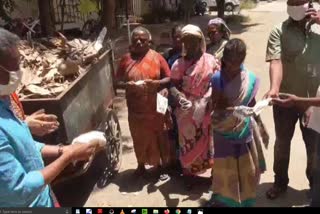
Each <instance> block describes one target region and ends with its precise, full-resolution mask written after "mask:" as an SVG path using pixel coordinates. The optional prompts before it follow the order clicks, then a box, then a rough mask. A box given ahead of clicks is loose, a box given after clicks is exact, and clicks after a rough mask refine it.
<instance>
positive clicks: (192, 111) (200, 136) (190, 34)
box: [170, 25, 219, 175]
mask: <svg viewBox="0 0 320 214" xmlns="http://www.w3.org/2000/svg"><path fill="white" fill-rule="evenodd" d="M182 42H183V51H182V55H183V57H182V58H180V59H178V60H177V61H176V62H175V63H174V65H173V67H172V73H171V82H172V87H171V90H170V91H171V93H172V95H173V96H174V97H175V100H176V102H177V104H178V107H179V108H177V109H176V111H175V115H176V117H177V123H178V129H179V159H180V162H181V165H182V168H183V174H184V175H197V174H201V173H203V172H205V171H206V170H207V169H211V168H212V166H213V139H212V131H211V125H210V123H211V118H210V113H211V108H210V105H209V101H210V96H211V89H210V79H211V77H212V75H213V74H214V73H215V72H216V71H217V70H218V69H219V68H218V64H217V63H216V59H215V58H214V57H213V56H212V55H209V54H207V53H206V50H205V49H206V44H205V38H204V35H203V33H202V31H201V30H200V28H199V27H197V26H194V25H187V26H185V27H184V28H183V29H182Z"/></svg>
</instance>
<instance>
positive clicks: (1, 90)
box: [0, 69, 22, 96]
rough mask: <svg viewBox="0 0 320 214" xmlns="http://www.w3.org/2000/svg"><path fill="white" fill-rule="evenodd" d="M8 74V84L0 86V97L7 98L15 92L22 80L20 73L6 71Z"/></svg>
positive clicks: (19, 71)
mask: <svg viewBox="0 0 320 214" xmlns="http://www.w3.org/2000/svg"><path fill="white" fill-rule="evenodd" d="M8 72H9V83H8V84H7V85H1V84H0V96H7V95H10V94H12V93H13V92H15V91H16V90H17V88H18V86H19V84H20V82H21V79H22V71H21V69H19V70H18V71H8Z"/></svg>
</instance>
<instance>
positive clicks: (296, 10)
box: [287, 3, 309, 21]
mask: <svg viewBox="0 0 320 214" xmlns="http://www.w3.org/2000/svg"><path fill="white" fill-rule="evenodd" d="M308 8H309V4H308V3H306V4H304V5H299V6H289V5H288V6H287V12H288V14H289V16H290V17H291V18H292V19H293V20H295V21H301V20H302V19H304V18H305V17H306V12H307V10H308Z"/></svg>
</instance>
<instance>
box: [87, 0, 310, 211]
mask: <svg viewBox="0 0 320 214" xmlns="http://www.w3.org/2000/svg"><path fill="white" fill-rule="evenodd" d="M242 13H243V14H244V15H248V16H249V17H250V20H251V21H249V22H246V23H241V24H240V25H236V24H233V25H231V29H232V31H233V37H240V38H242V39H244V40H245V42H246V43H247V45H248V56H247V59H246V66H247V67H248V68H249V69H250V70H252V71H254V72H255V73H256V74H257V75H258V76H259V77H260V79H261V82H262V84H261V87H260V91H259V94H258V99H259V98H261V97H262V96H263V94H264V93H265V92H266V91H267V89H268V87H269V76H268V65H267V64H266V63H265V61H264V57H265V49H266V43H267V38H268V35H269V32H270V31H271V29H272V28H273V26H274V25H275V24H277V23H280V22H281V21H283V20H285V19H286V18H287V15H286V4H285V2H284V1H277V2H272V3H266V2H261V3H260V4H259V6H258V7H257V8H256V9H254V10H251V11H243V12H242ZM210 18H211V17H210V16H205V17H200V18H199V17H198V18H194V19H193V20H192V23H195V24H199V25H200V26H201V27H205V26H206V23H207V20H208V19H210ZM171 25H172V23H171ZM150 29H151V31H152V32H153V33H154V35H155V34H157V35H158V33H159V32H161V30H163V25H162V27H161V26H160V25H159V26H153V27H150ZM117 106H119V116H120V119H121V127H122V130H123V139H124V156H123V162H122V169H121V170H120V173H119V174H118V175H117V176H116V177H115V178H114V179H113V180H112V182H111V183H110V184H109V185H108V186H107V187H105V188H103V189H99V188H97V187H95V188H94V190H93V192H92V194H91V195H90V197H89V199H88V200H87V202H86V204H85V206H106V207H109V206H111V207H121V206H122V207H130V206H139V207H158V206H161V207H165V206H179V207H186V206H195V207H197V206H200V205H201V204H202V203H203V202H204V201H205V200H207V199H208V197H209V191H208V190H209V189H210V182H208V179H206V178H205V177H208V174H207V175H204V178H199V179H198V180H199V181H197V182H198V183H199V185H198V186H197V188H194V189H193V190H192V191H191V192H189V191H187V190H186V189H185V188H184V186H183V184H182V182H181V180H180V179H179V178H172V179H171V180H170V181H168V182H166V183H156V181H155V178H150V179H148V180H143V179H141V180H135V179H133V177H132V172H133V170H134V169H135V168H136V166H137V165H136V159H135V156H134V153H133V149H132V141H131V138H130V133H129V129H128V123H127V109H126V107H125V104H124V100H123V94H121V93H120V94H119V98H118V99H117ZM262 117H263V119H264V121H265V123H266V124H267V127H268V129H269V132H270V136H271V142H270V146H269V149H268V150H267V151H266V154H265V155H266V159H267V167H268V170H267V172H266V173H265V174H264V175H263V176H262V179H261V184H260V186H259V188H258V199H257V206H268V207H270V206H302V205H305V204H307V203H308V199H307V194H306V193H307V188H308V183H307V179H306V177H305V174H304V171H305V166H306V155H305V148H304V144H303V141H302V138H301V134H300V131H299V130H297V133H296V135H295V136H294V140H293V142H292V148H291V153H292V155H291V163H290V170H289V176H290V188H289V190H288V193H287V194H286V195H285V196H283V197H282V198H280V199H278V200H276V201H268V200H267V199H265V197H264V195H265V190H266V189H267V188H268V187H270V185H271V183H272V181H273V172H272V163H273V145H274V126H273V121H272V112H271V109H269V110H267V111H265V112H263V115H262ZM288 152H289V151H288Z"/></svg>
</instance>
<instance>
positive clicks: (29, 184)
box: [0, 134, 72, 206]
mask: <svg viewBox="0 0 320 214" xmlns="http://www.w3.org/2000/svg"><path fill="white" fill-rule="evenodd" d="M0 154H1V155H0V174H1V176H0V187H1V191H0V197H1V198H4V197H8V198H14V200H15V202H16V203H17V204H20V205H21V206H23V205H25V204H31V203H32V202H33V201H34V200H35V198H36V197H37V196H38V195H39V194H40V193H41V191H42V190H43V188H44V187H45V185H46V184H48V183H50V182H51V181H52V180H53V179H54V178H55V177H56V176H57V175H58V174H59V173H60V172H61V171H62V170H63V169H64V168H65V167H66V165H67V164H68V163H69V162H70V160H71V159H72V158H71V154H70V153H69V154H68V153H66V154H64V155H62V156H61V157H60V158H59V159H58V160H57V161H56V162H55V163H54V164H51V165H49V166H48V167H46V168H44V169H42V170H35V171H30V172H26V171H25V169H24V167H23V166H22V165H21V163H20V161H19V160H18V159H17V158H16V156H15V155H16V154H15V151H14V149H13V148H12V146H11V145H10V143H9V142H8V140H7V138H6V137H4V135H3V134H2V135H1V136H0Z"/></svg>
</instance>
